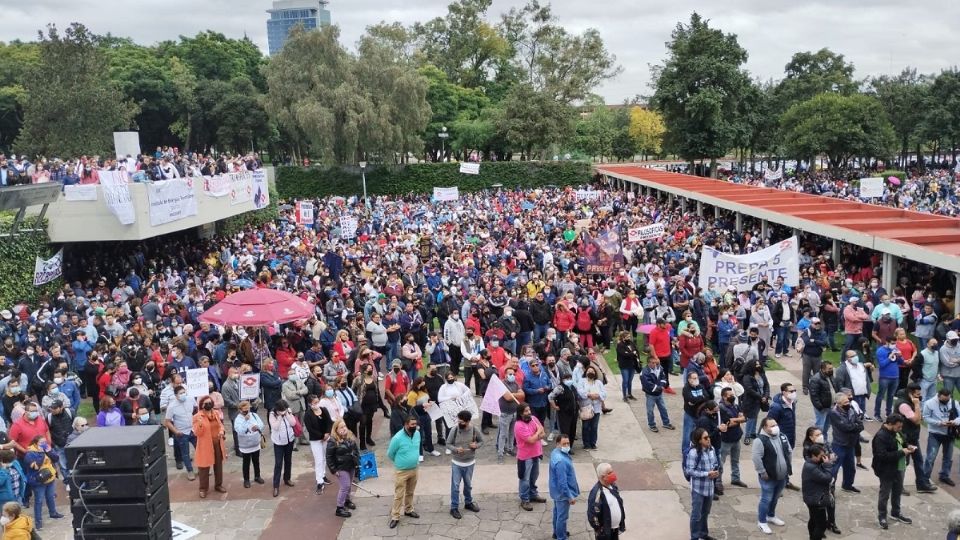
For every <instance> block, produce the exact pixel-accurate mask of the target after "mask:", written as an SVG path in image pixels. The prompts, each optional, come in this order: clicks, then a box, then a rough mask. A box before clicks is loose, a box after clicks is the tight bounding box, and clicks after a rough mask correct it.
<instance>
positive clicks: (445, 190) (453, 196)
mask: <svg viewBox="0 0 960 540" xmlns="http://www.w3.org/2000/svg"><path fill="white" fill-rule="evenodd" d="M433 198H434V200H436V201H438V202H439V201H455V200H457V199H459V198H460V188H458V187H456V186H454V187H435V188H433Z"/></svg>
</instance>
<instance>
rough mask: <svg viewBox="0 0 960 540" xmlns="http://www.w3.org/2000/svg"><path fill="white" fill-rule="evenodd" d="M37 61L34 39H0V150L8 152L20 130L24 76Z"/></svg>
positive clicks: (23, 98)
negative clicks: (4, 41) (13, 40)
mask: <svg viewBox="0 0 960 540" xmlns="http://www.w3.org/2000/svg"><path fill="white" fill-rule="evenodd" d="M39 61H40V49H39V47H37V45H36V44H35V43H22V42H19V41H15V42H13V43H9V44H4V43H0V152H9V150H10V147H11V146H12V145H13V141H14V140H15V139H16V138H17V134H19V133H20V128H21V127H22V126H23V104H24V102H25V101H26V99H27V91H26V89H25V88H24V86H23V79H24V76H25V75H26V73H27V71H29V70H30V68H32V67H34V66H35V65H36V64H37V63H38V62H39Z"/></svg>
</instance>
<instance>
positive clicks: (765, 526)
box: [757, 521, 773, 534]
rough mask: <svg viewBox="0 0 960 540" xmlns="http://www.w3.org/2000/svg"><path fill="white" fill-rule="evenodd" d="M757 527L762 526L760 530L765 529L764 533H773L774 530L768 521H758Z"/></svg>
mask: <svg viewBox="0 0 960 540" xmlns="http://www.w3.org/2000/svg"><path fill="white" fill-rule="evenodd" d="M757 527H760V530H761V531H763V534H773V531H772V530H771V529H770V526H769V525H767V524H766V523H760V522H759V521H758V522H757Z"/></svg>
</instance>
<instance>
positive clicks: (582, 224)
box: [573, 218, 591, 232]
mask: <svg viewBox="0 0 960 540" xmlns="http://www.w3.org/2000/svg"><path fill="white" fill-rule="evenodd" d="M590 223H591V220H590V219H589V218H588V219H578V220H576V221H574V222H573V230H575V231H577V232H581V231H585V230H587V229H589V228H590Z"/></svg>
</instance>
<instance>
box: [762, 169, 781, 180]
mask: <svg viewBox="0 0 960 540" xmlns="http://www.w3.org/2000/svg"><path fill="white" fill-rule="evenodd" d="M763 178H764V179H766V180H779V179H781V178H783V169H777V170H773V169H767V170H765V171H763Z"/></svg>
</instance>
